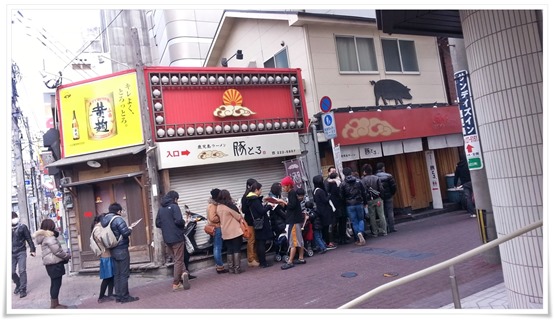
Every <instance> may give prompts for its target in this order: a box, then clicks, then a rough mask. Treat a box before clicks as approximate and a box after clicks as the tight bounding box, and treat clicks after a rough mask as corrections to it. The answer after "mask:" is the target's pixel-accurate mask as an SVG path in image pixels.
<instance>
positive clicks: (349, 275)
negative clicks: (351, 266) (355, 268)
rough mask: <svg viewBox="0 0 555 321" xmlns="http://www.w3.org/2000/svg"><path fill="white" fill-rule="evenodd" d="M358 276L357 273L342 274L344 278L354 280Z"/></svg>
mask: <svg viewBox="0 0 555 321" xmlns="http://www.w3.org/2000/svg"><path fill="white" fill-rule="evenodd" d="M357 275H358V274H356V272H345V273H343V274H341V276H342V277H344V278H354V277H355V276H357Z"/></svg>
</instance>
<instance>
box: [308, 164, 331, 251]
mask: <svg viewBox="0 0 555 321" xmlns="http://www.w3.org/2000/svg"><path fill="white" fill-rule="evenodd" d="M312 183H313V184H314V204H315V205H316V209H317V210H318V213H319V214H320V217H321V219H322V229H321V230H322V238H323V240H324V242H325V243H326V248H325V249H330V250H331V249H335V248H336V246H335V244H333V242H332V238H331V235H330V232H329V230H330V225H332V224H333V218H334V211H333V208H332V207H331V205H330V197H329V194H328V192H327V191H326V188H325V185H324V177H323V176H322V175H316V176H314V177H313V178H312Z"/></svg>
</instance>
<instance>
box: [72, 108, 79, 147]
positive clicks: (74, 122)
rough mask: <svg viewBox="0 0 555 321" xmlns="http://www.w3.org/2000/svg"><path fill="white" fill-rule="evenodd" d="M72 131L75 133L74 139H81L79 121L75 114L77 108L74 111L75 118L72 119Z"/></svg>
mask: <svg viewBox="0 0 555 321" xmlns="http://www.w3.org/2000/svg"><path fill="white" fill-rule="evenodd" d="M71 133H72V135H73V140H78V139H79V123H78V122H77V117H76V116H75V110H74V111H73V119H72V120H71Z"/></svg>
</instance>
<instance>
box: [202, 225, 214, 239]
mask: <svg viewBox="0 0 555 321" xmlns="http://www.w3.org/2000/svg"><path fill="white" fill-rule="evenodd" d="M204 232H205V233H206V234H208V235H210V236H214V235H215V234H216V225H212V224H206V225H205V226H204Z"/></svg>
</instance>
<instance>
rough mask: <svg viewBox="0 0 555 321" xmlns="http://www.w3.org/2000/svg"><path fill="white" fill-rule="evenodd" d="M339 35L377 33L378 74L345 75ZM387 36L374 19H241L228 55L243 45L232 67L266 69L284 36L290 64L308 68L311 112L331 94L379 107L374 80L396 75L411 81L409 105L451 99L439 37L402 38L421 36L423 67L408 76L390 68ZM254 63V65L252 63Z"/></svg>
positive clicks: (339, 101)
mask: <svg viewBox="0 0 555 321" xmlns="http://www.w3.org/2000/svg"><path fill="white" fill-rule="evenodd" d="M335 35H355V36H363V37H373V38H374V39H375V46H376V54H377V61H378V69H379V71H378V72H377V73H372V74H357V75H341V74H340V73H339V66H338V60H337V54H336V49H335ZM382 36H384V37H385V36H386V35H384V34H382V33H381V32H379V31H378V30H377V27H376V26H375V25H370V24H364V25H360V24H348V25H338V24H334V25H320V24H310V25H305V26H299V27H297V26H289V24H288V22H287V21H280V20H254V19H237V20H235V24H234V25H233V27H232V31H231V33H230V36H229V37H228V38H227V41H226V45H225V49H224V50H223V57H231V56H232V55H233V53H235V51H236V50H237V49H241V50H243V55H244V59H243V60H242V61H240V60H236V59H232V60H230V61H229V66H230V67H246V66H248V65H249V62H254V63H255V64H256V65H255V66H256V67H258V68H261V67H263V66H264V61H266V60H267V59H269V58H270V57H271V56H273V55H275V54H276V53H278V52H279V51H280V50H282V49H283V48H284V47H282V46H281V43H282V41H283V43H284V46H285V47H286V48H287V50H288V55H289V63H290V67H291V68H300V69H301V71H302V74H303V78H304V80H305V82H304V85H305V97H306V103H307V108H308V115H310V116H312V115H314V114H316V113H318V112H320V107H319V102H320V99H321V97H323V96H329V97H330V98H331V99H332V102H333V106H334V107H346V106H347V105H351V106H374V105H375V96H374V89H373V87H372V85H371V84H370V80H375V81H377V80H380V79H394V80H397V81H399V82H401V83H402V84H404V85H406V86H408V87H409V88H410V89H411V91H410V92H411V95H412V96H413V99H412V100H405V101H404V103H407V104H408V103H413V104H418V103H433V102H435V101H437V102H447V95H446V93H445V91H446V90H445V86H444V84H443V74H442V71H441V67H440V63H439V54H438V50H437V43H436V39H435V38H431V37H418V36H402V37H399V39H410V40H414V41H415V44H416V51H417V58H418V66H419V69H420V72H419V73H417V74H408V75H403V74H386V73H385V71H384V62H383V56H382V54H381V43H380V37H382ZM387 37H390V36H387ZM251 66H253V67H254V65H252V64H251ZM392 103H393V102H390V104H392ZM381 104H383V103H381Z"/></svg>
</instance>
